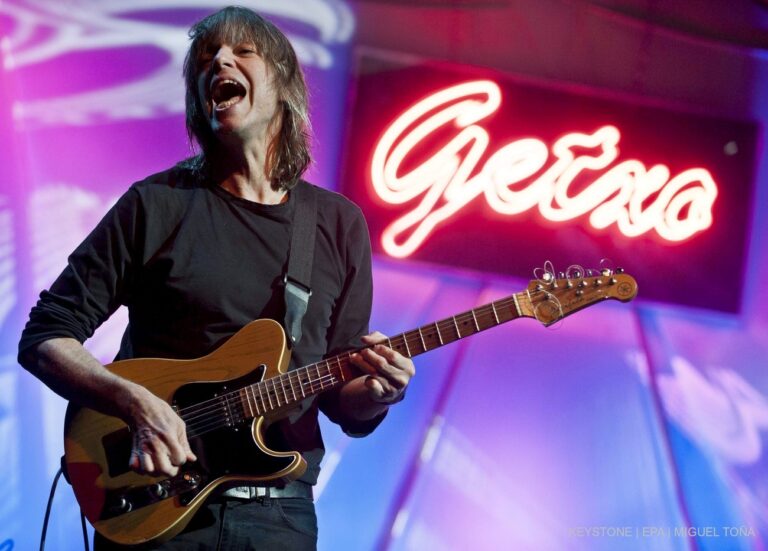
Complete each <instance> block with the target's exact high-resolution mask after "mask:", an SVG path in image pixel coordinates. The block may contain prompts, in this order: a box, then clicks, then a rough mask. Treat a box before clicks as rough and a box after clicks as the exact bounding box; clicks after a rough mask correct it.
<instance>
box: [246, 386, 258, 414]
mask: <svg viewBox="0 0 768 551" xmlns="http://www.w3.org/2000/svg"><path fill="white" fill-rule="evenodd" d="M246 388H249V389H251V396H253V405H254V406H256V414H257V415H261V411H259V401H258V399H257V398H256V391H255V390H253V385H250V386H248V387H246Z"/></svg>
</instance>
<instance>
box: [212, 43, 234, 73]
mask: <svg viewBox="0 0 768 551" xmlns="http://www.w3.org/2000/svg"><path fill="white" fill-rule="evenodd" d="M213 66H214V68H215V69H220V68H221V67H232V66H234V52H233V51H232V48H230V47H229V46H221V47H220V48H219V49H218V51H217V52H216V55H214V56H213Z"/></svg>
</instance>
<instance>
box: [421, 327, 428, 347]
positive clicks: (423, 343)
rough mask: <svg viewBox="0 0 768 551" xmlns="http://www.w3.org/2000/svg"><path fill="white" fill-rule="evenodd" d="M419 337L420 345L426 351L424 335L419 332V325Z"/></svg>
mask: <svg viewBox="0 0 768 551" xmlns="http://www.w3.org/2000/svg"><path fill="white" fill-rule="evenodd" d="M419 339H421V347H422V348H423V349H424V352H426V351H427V350H428V349H427V345H426V343H425V342H424V335H423V334H422V332H421V327H419Z"/></svg>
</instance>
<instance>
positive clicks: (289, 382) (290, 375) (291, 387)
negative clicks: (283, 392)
mask: <svg viewBox="0 0 768 551" xmlns="http://www.w3.org/2000/svg"><path fill="white" fill-rule="evenodd" d="M293 373H295V371H289V372H288V386H289V387H290V389H291V395H292V396H293V401H294V402H295V401H296V400H297V398H296V391H295V390H294V389H293Z"/></svg>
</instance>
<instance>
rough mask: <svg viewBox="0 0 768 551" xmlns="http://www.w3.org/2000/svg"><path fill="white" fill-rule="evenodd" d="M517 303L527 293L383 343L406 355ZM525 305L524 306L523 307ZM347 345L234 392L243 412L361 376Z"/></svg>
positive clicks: (499, 316)
mask: <svg viewBox="0 0 768 551" xmlns="http://www.w3.org/2000/svg"><path fill="white" fill-rule="evenodd" d="M521 304H523V305H526V304H527V305H530V297H529V296H528V293H527V292H521V293H516V294H514V295H511V296H509V297H506V298H503V299H500V300H497V301H494V302H491V303H489V304H486V305H484V306H480V307H478V308H474V309H472V310H468V311H466V312H463V313H461V314H458V315H455V316H451V317H449V318H445V319H442V320H440V321H436V322H433V323H429V324H427V325H422V326H421V327H418V328H416V329H413V330H411V331H406V332H404V333H400V334H399V335H395V336H393V337H390V338H389V339H387V345H388V346H389V347H390V348H392V349H393V350H395V351H397V352H399V353H400V354H402V355H403V356H405V357H407V358H413V357H414V356H418V355H419V354H423V353H424V352H428V351H430V350H434V349H435V348H439V347H441V346H443V345H446V344H450V343H452V342H455V341H457V340H459V339H463V338H464V337H468V336H470V335H474V334H476V333H479V332H480V331H485V330H486V329H490V328H492V327H496V326H497V325H501V324H502V323H505V322H508V321H510V320H513V319H515V318H518V317H520V316H521V315H523V314H522V312H521V306H520V305H521ZM524 307H525V306H524ZM354 352H356V351H355V350H351V351H348V352H344V353H342V354H338V355H336V356H332V357H330V358H327V359H325V360H322V361H320V362H317V363H314V364H311V365H307V366H304V367H300V368H298V369H294V370H292V371H289V372H287V373H284V374H282V375H279V376H277V377H272V378H270V379H266V380H264V381H261V382H259V383H255V384H252V385H250V386H247V387H245V388H242V389H239V390H237V391H233V393H232V394H234V395H237V396H233V398H235V400H236V401H239V402H240V403H241V408H242V411H243V413H244V416H245V417H248V418H253V417H255V416H257V415H269V414H272V413H275V412H277V411H281V410H290V409H293V408H294V407H295V406H296V405H297V404H298V403H300V402H301V401H303V400H305V399H307V398H310V397H312V396H315V395H317V394H320V393H321V392H325V391H326V390H329V389H331V388H333V387H335V386H338V385H340V384H342V383H344V382H346V381H348V380H351V379H353V378H355V377H358V376H359V374H360V373H359V371H358V370H357V369H356V368H355V367H354V366H353V365H352V363H351V355H352V354H353V353H354Z"/></svg>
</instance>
